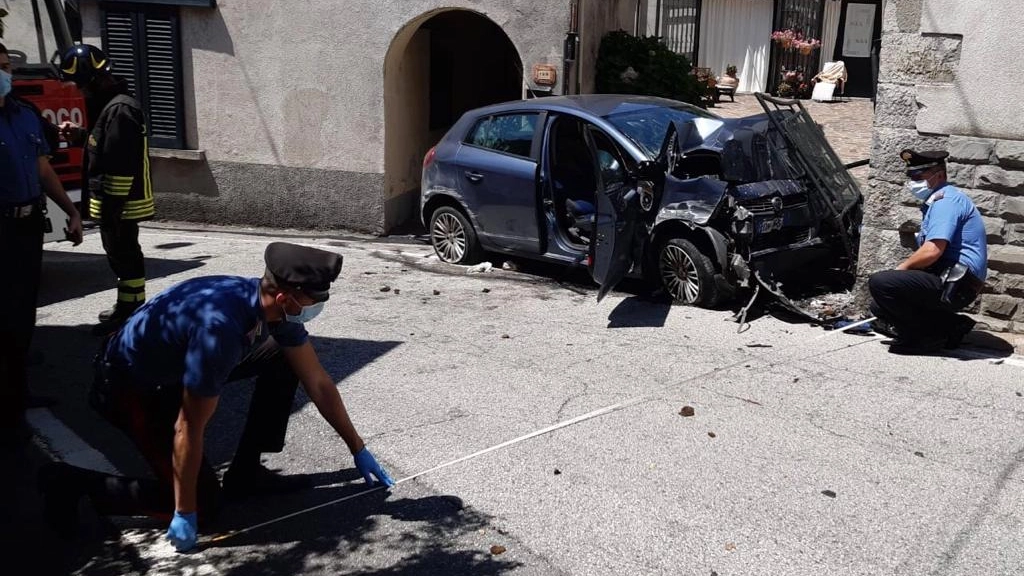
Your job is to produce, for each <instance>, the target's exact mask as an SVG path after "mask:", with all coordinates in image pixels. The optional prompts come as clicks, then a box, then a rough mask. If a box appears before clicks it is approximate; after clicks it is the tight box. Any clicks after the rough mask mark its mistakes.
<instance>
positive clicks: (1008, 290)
mask: <svg viewBox="0 0 1024 576" xmlns="http://www.w3.org/2000/svg"><path fill="white" fill-rule="evenodd" d="M1015 4H1016V2H1014V1H1013V0H993V1H992V2H990V3H989V2H986V3H985V6H984V8H983V9H984V10H986V11H987V13H985V14H982V13H980V12H979V13H975V12H976V10H979V9H982V8H981V7H980V6H976V5H974V3H963V4H955V3H950V2H948V1H947V0H894V1H892V2H889V3H888V6H887V7H886V11H885V15H884V18H883V35H882V52H881V69H880V71H879V86H878V96H877V105H876V110H875V112H876V113H875V125H874V139H873V143H872V150H871V173H870V176H869V179H868V187H867V190H866V196H867V199H866V200H867V202H866V206H865V218H864V232H863V238H862V242H861V255H862V256H861V263H860V270H861V274H862V276H864V277H866V276H867V275H869V274H871V273H872V272H875V271H878V270H883V269H887V268H891V267H893V266H895V265H896V264H897V263H899V262H900V261H901V260H902V259H903V258H905V257H906V256H907V255H909V254H910V252H911V251H912V249H913V248H914V243H913V233H914V232H915V231H916V229H917V228H918V227H919V225H920V220H921V213H920V208H919V206H918V205H917V204H916V203H915V201H914V200H913V198H912V197H911V196H910V195H909V194H907V193H906V192H904V190H903V184H904V183H905V181H906V175H905V174H904V169H903V166H902V162H901V161H900V160H899V157H898V154H899V151H900V150H901V149H903V148H908V147H909V148H917V149H942V150H948V151H949V153H950V158H949V161H948V171H949V180H950V182H952V183H953V184H955V185H956V186H958V187H960V188H961V189H963V190H964V191H965V192H966V193H967V194H968V195H970V197H971V198H972V199H973V200H974V202H975V204H976V205H977V206H978V209H979V211H980V212H981V214H982V216H983V218H984V220H985V228H986V230H987V231H988V241H989V278H988V282H987V287H986V290H985V293H984V294H983V295H982V297H981V298H980V299H979V301H978V302H976V303H975V305H974V307H973V308H972V310H970V311H971V312H975V313H980V314H981V315H983V316H984V318H983V319H982V320H983V321H984V322H985V323H986V324H988V325H989V326H990V327H992V328H993V329H997V330H1010V331H1015V332H1024V141H1022V140H1024V125H1022V124H1021V123H1020V122H1019V120H1018V119H1019V118H1021V117H1022V116H1024V111H1022V110H1020V108H1021V106H1022V102H1021V101H1020V99H1013V98H1003V97H1002V96H1000V92H1001V91H1000V90H999V89H998V88H997V87H995V86H993V85H992V84H991V80H992V78H993V74H994V70H995V68H993V67H991V66H982V65H979V64H978V62H979V60H980V59H982V58H981V56H982V55H985V54H989V52H988V51H989V50H990V49H991V47H993V46H997V45H999V44H1000V43H1002V46H1004V48H1003V49H1002V52H1000V54H1001V55H1002V56H1001V58H1000V59H1001V60H1003V61H1018V62H1019V61H1020V58H1017V57H1016V56H1017V55H1016V54H1011V53H1008V52H1013V51H1020V50H1021V48H1020V44H1019V43H1018V42H1017V41H1016V40H1015V38H1016V36H1017V35H1018V34H1019V30H1020V27H1021V17H1020V16H1019V15H1018V14H1017V10H1016V7H1015ZM957 16H959V18H957ZM972 18H973V19H974V20H979V19H983V20H984V21H982V22H978V23H977V26H976V27H971V26H970V25H967V26H964V25H962V24H960V22H970V21H971V19H972ZM989 57H991V54H989ZM979 79H987V80H988V85H989V87H990V88H991V90H988V91H987V92H983V91H979V90H975V89H974V87H975V86H977V85H978V82H979ZM1004 96H1005V95H1004ZM993 111H996V112H998V113H997V114H993ZM994 135H999V136H1004V137H1000V138H995V137H992V136H994Z"/></svg>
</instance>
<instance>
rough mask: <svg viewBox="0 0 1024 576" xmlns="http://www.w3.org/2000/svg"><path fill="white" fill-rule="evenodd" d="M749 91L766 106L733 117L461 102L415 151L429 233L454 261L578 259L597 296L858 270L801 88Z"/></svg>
mask: <svg viewBox="0 0 1024 576" xmlns="http://www.w3.org/2000/svg"><path fill="white" fill-rule="evenodd" d="M757 97H758V100H759V102H760V103H761V104H762V107H763V108H764V110H765V113H764V114H760V115H757V116H752V117H748V118H740V119H723V118H718V117H716V116H714V115H713V114H710V113H708V112H707V111H705V110H702V109H699V108H696V107H693V106H690V105H688V104H684V103H681V102H676V101H673V100H665V99H660V98H649V97H639V96H620V95H586V96H568V97H557V98H543V99H537V100H526V101H520V102H510V103H505V104H500V105H496V106H490V107H487V108H482V109H478V110H474V111H470V112H468V113H466V114H465V115H464V116H463V117H462V118H461V119H460V120H459V121H458V122H457V123H456V124H455V126H453V127H452V129H451V130H450V131H449V132H448V133H447V134H446V135H445V137H444V138H443V139H442V140H441V141H440V143H438V145H437V146H435V147H434V148H432V149H431V150H430V151H429V152H428V153H427V156H426V158H425V159H424V169H423V180H422V192H421V204H420V206H421V218H422V220H423V223H424V225H425V226H426V227H427V230H428V231H429V234H430V240H431V243H432V244H433V247H434V249H435V251H436V253H437V255H438V257H439V258H440V259H441V260H443V261H445V262H449V263H453V264H472V263H474V262H475V261H477V260H478V259H480V258H481V257H482V256H483V254H484V252H495V253H503V254H509V255H515V256H522V257H528V258H536V259H541V260H547V261H554V262H563V263H566V264H570V265H572V264H582V263H584V262H585V263H586V264H587V266H588V267H589V269H590V272H591V275H592V276H593V278H594V280H595V281H596V282H597V283H598V284H599V285H600V286H601V288H600V291H599V292H598V298H599V299H600V298H603V297H604V296H605V295H606V294H607V293H608V291H609V290H611V289H612V288H613V287H614V286H615V285H616V284H618V282H619V281H621V280H622V279H623V278H624V277H626V276H627V275H635V276H643V277H646V278H648V279H650V280H651V281H656V282H660V283H661V284H662V286H663V287H664V289H665V291H666V292H667V293H668V294H670V295H671V296H672V298H673V299H674V300H676V301H678V302H681V303H686V304H693V305H697V306H703V307H714V306H717V305H720V304H722V303H723V302H725V301H727V300H729V299H730V298H731V297H732V296H733V295H734V294H735V293H736V292H737V290H738V289H741V288H751V289H754V291H755V295H756V293H757V292H759V291H761V290H767V291H770V292H772V293H774V294H776V295H778V296H782V295H783V291H782V287H783V286H784V285H786V284H787V283H790V282H794V283H799V282H800V281H801V280H804V279H806V278H809V277H815V278H817V277H826V276H827V277H829V278H831V279H833V280H832V282H833V285H835V284H839V285H843V284H849V283H852V281H853V278H854V277H855V275H856V266H857V248H858V244H859V230H860V223H861V217H862V205H863V198H862V195H861V192H860V190H859V188H858V187H857V184H856V183H855V181H854V180H853V179H852V178H851V176H850V174H849V172H848V170H847V166H845V165H843V163H842V162H841V161H840V160H839V158H838V156H837V155H836V153H835V151H834V150H833V149H832V148H831V146H830V145H829V143H828V141H827V140H826V139H825V136H824V134H823V133H822V131H821V129H820V128H819V127H818V126H817V125H816V124H815V123H814V122H813V120H812V119H811V117H810V115H809V114H808V113H807V111H806V110H805V109H804V108H803V106H802V105H801V104H800V103H799V102H798V101H788V100H776V99H773V98H770V97H768V96H765V95H761V94H758V95H757ZM755 297H756V296H755Z"/></svg>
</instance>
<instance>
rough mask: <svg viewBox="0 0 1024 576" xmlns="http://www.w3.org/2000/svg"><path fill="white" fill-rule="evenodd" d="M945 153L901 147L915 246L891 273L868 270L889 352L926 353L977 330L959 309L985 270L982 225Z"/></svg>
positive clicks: (952, 344) (955, 343) (976, 291)
mask: <svg viewBox="0 0 1024 576" xmlns="http://www.w3.org/2000/svg"><path fill="white" fill-rule="evenodd" d="M948 156H949V153H948V152H944V151H921V152H917V151H915V150H910V149H906V150H903V151H902V152H900V158H901V159H902V160H903V161H904V162H905V163H906V167H907V177H908V178H909V179H910V180H909V181H908V182H907V184H906V189H907V191H908V192H909V193H910V194H912V195H913V196H914V197H915V198H917V199H918V200H919V201H920V202H921V203H922V205H921V213H922V221H921V231H920V233H919V234H918V236H917V244H918V248H917V250H916V251H915V252H914V253H913V254H911V255H910V257H909V258H907V259H906V260H904V261H903V262H901V263H900V265H899V266H897V267H896V269H895V270H887V271H884V272H878V273H876V274H873V275H872V276H871V277H870V278H869V279H868V290H869V291H870V292H871V297H872V299H873V303H872V306H871V311H872V313H873V314H874V315H875V316H877V317H878V318H879V320H881V321H882V323H883V324H888V325H889V326H891V328H892V332H894V336H895V340H894V341H893V343H892V344H891V345H890V347H889V351H890V352H893V353H896V354H927V353H931V352H936V351H938V350H941V349H942V348H956V347H957V346H959V345H960V343H961V341H962V340H963V339H964V337H965V336H966V335H967V334H968V333H969V332H970V331H971V329H972V328H973V327H974V321H973V320H971V319H970V318H969V317H967V316H965V315H963V314H957V312H959V311H960V310H962V309H964V308H966V307H967V306H969V305H970V304H971V303H972V302H974V300H975V299H976V298H977V297H978V294H979V293H980V292H981V289H982V288H983V287H984V285H985V277H986V276H987V274H988V271H987V265H988V246H987V243H986V240H985V224H984V222H983V221H982V219H981V214H979V213H978V209H977V208H976V207H975V206H974V203H973V202H972V201H971V199H970V198H969V197H968V196H967V195H966V194H964V193H963V191H961V190H960V189H958V188H957V187H955V186H953V185H952V184H950V183H949V182H947V181H946V178H947V175H946V157H948Z"/></svg>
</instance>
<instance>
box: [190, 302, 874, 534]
mask: <svg viewBox="0 0 1024 576" xmlns="http://www.w3.org/2000/svg"><path fill="white" fill-rule="evenodd" d="M873 320H875V318H868V319H866V320H861V321H858V322H855V323H853V324H849V325H847V326H843V327H842V328H839V329H837V330H833V331H831V332H826V333H825V334H823V335H821V336H818V338H815V339H816V340H817V339H820V338H825V337H827V336H829V335H830V334H835V333H842V332H846V331H847V330H851V329H853V328H857V327H859V326H863V325H864V324H867V323H869V322H871V321H873ZM749 361H750V359H749V358H744V359H742V360H737V361H736V362H733V363H732V364H728V365H726V366H720V367H718V368H714V369H712V370H709V371H707V372H704V373H702V374H697V375H696V376H691V377H690V378H687V379H685V380H683V381H682V382H676V383H674V384H671V385H670V386H678V385H680V384H685V383H686V382H689V381H691V380H695V379H697V378H704V377H707V376H710V375H712V374H714V373H716V372H721V371H723V370H729V369H731V368H734V367H736V366H738V365H740V364H744V363H746V362H749ZM664 388H668V386H665V387H664ZM653 399H654V396H637V397H635V398H630V399H629V400H624V401H622V402H619V403H617V404H612V405H610V406H605V407H604V408H598V409H597V410H594V411H592V412H587V413H586V414H582V415H580V416H576V417H575V418H570V419H569V420H563V421H561V422H558V423H556V424H552V425H551V426H548V427H546V428H541V429H540V430H536V431H534V432H530V433H529V434H524V435H523V436H520V437H518V438H513V439H512V440H507V441H505V442H502V443H501V444H496V445H494V446H491V447H490V448H484V449H483V450H479V451H477V452H473V453H472V454H468V455H466V456H462V457H460V458H456V459H455V460H451V461H448V462H445V463H443V464H438V465H437V466H434V467H433V468H428V469H427V470H423V471H422V472H417V473H416V474H413V475H412V476H406V477H405V478H402V479H400V480H397V481H395V485H396V486H397V485H399V484H403V483H405V482H408V481H410V480H413V479H415V478H419V477H420V476H423V475H425V474H429V473H431V472H436V471H438V470H441V469H443V468H448V467H449V466H454V465H456V464H459V463H460V462H465V461H466V460H472V459H473V458H477V457H480V456H483V455H484V454H488V453H490V452H494V451H496V450H501V449H502V448H508V447H509V446H512V445H515V444H519V443H520V442H525V441H526V440H530V439H531V438H536V437H538V436H543V435H545V434H549V433H551V432H554V431H555V430H560V429H562V428H567V427H569V426H572V425H574V424H579V423H580V422H585V421H587V420H591V419H593V418H597V417H599V416H604V415H606V414H611V413H613V412H618V411H619V410H622V409H624V408H628V407H630V406H635V405H637V404H640V403H642V402H647V401H650V400H653ZM384 489H385V487H384V486H383V485H378V486H376V487H374V488H370V489H368V490H363V491H362V492H356V493H355V494H349V495H348V496H343V497H341V498H337V499H335V500H331V501H330V502H324V503H323V504H317V505H316V506H310V507H309V508H304V509H302V510H299V511H297V512H292V513H291V514H286V515H284V516H278V517H277V518H273V519H271V520H267V521H266V522H260V523H259V524H254V525H252V526H248V527H246V528H241V529H239V530H233V531H231V532H227V533H225V534H220V535H218V536H212V537H210V538H209V539H207V540H206V541H205V542H203V544H207V545H209V544H216V543H218V542H222V541H224V540H227V539H228V538H232V537H234V536H238V535H239V534H244V533H246V532H252V531H253V530H257V529H259V528H263V527H265V526H270V525H271V524H277V523H278V522H283V521H285V520H288V519H289V518H295V517H296V516H301V515H303V514H308V513H310V512H313V511H315V510H320V509H321V508H327V507H329V506H334V505H335V504H340V503H342V502H345V501H346V500H353V499H355V498H359V497H361V496H366V495H368V494H373V493H375V492H380V491H381V490H384Z"/></svg>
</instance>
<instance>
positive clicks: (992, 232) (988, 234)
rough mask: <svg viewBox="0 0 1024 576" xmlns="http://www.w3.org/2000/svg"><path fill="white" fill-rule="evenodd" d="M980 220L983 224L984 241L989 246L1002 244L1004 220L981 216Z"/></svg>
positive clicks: (1003, 241)
mask: <svg viewBox="0 0 1024 576" xmlns="http://www.w3.org/2000/svg"><path fill="white" fill-rule="evenodd" d="M981 220H982V221H983V222H984V223H985V239H986V240H987V241H988V243H989V244H1003V243H1005V240H1004V239H1003V234H1004V232H1005V229H1006V220H1003V219H1002V218H990V217H988V216H982V217H981Z"/></svg>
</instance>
